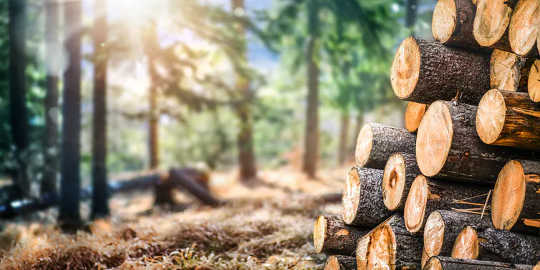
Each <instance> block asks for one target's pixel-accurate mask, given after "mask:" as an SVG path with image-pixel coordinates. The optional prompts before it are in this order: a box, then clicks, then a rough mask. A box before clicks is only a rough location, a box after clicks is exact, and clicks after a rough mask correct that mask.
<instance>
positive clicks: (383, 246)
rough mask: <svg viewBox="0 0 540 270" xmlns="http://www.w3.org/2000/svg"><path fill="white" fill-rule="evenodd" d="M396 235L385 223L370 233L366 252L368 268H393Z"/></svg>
mask: <svg viewBox="0 0 540 270" xmlns="http://www.w3.org/2000/svg"><path fill="white" fill-rule="evenodd" d="M396 252H397V247H396V236H395V235H394V232H393V230H392V228H391V227H390V226H388V225H387V224H385V225H383V226H381V227H379V228H377V229H375V230H374V231H373V232H372V233H371V240H370V243H369V247H368V253H367V268H368V269H394V268H395V258H396Z"/></svg>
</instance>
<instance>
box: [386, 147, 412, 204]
mask: <svg viewBox="0 0 540 270" xmlns="http://www.w3.org/2000/svg"><path fill="white" fill-rule="evenodd" d="M419 174H420V169H418V165H417V164H416V157H415V155H414V154H406V153H395V154H393V155H391V156H390V158H389V159H388V162H387V163H386V166H385V167H384V175H383V180H382V196H383V201H384V205H385V206H386V208H387V209H388V210H390V211H396V210H402V209H403V207H404V206H405V201H406V200H407V194H409V189H410V187H411V184H412V183H413V181H414V179H415V178H416V177H417V176H418V175H419Z"/></svg>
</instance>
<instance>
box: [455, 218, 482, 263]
mask: <svg viewBox="0 0 540 270" xmlns="http://www.w3.org/2000/svg"><path fill="white" fill-rule="evenodd" d="M479 252H480V243H479V240H478V234H477V233H476V230H475V229H474V228H473V227H471V226H467V227H465V228H464V229H463V230H462V231H461V232H460V233H459V235H458V236H457V238H456V241H455V242H454V247H453V248H452V258H457V259H477V258H478V255H479Z"/></svg>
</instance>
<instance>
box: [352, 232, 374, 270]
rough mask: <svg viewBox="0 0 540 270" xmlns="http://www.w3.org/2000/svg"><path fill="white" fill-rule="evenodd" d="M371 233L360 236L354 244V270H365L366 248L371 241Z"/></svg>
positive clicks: (366, 260)
mask: <svg viewBox="0 0 540 270" xmlns="http://www.w3.org/2000/svg"><path fill="white" fill-rule="evenodd" d="M370 233H371V232H369V233H368V234H366V235H364V236H362V237H361V238H360V239H358V242H357V243H356V254H355V255H356V269H358V270H367V269H368V268H367V262H368V257H367V256H368V248H369V243H370V241H371V235H370Z"/></svg>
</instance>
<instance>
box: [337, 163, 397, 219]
mask: <svg viewBox="0 0 540 270" xmlns="http://www.w3.org/2000/svg"><path fill="white" fill-rule="evenodd" d="M382 177H383V171H382V170H377V169H368V168H358V167H353V168H352V169H351V170H350V171H349V173H348V174H347V179H346V187H345V192H344V194H343V221H345V223H346V224H349V225H357V226H365V227H369V226H375V225H377V224H379V223H381V222H382V221H384V220H385V219H387V218H388V217H389V216H391V214H392V212H391V211H389V210H388V209H386V207H385V206H384V202H383V199H382V188H381V184H382Z"/></svg>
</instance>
